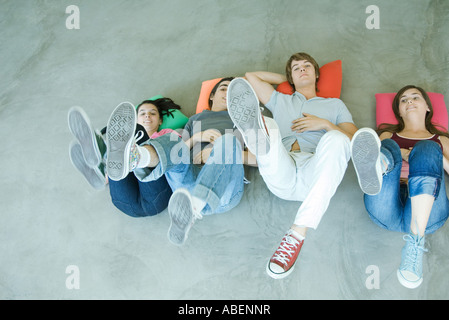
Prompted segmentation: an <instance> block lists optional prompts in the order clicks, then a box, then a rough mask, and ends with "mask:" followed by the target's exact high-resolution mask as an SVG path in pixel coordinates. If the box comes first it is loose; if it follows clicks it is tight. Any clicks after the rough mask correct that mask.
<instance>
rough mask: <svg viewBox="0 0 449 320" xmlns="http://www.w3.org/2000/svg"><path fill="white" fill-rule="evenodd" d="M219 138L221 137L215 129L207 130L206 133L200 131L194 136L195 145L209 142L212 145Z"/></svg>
mask: <svg viewBox="0 0 449 320" xmlns="http://www.w3.org/2000/svg"><path fill="white" fill-rule="evenodd" d="M219 137H221V133H220V131H218V130H215V129H208V130H206V131H201V132H198V133H196V134H195V139H194V140H195V143H197V142H209V143H212V144H213V143H214V142H215V140H217V139H218V138H219Z"/></svg>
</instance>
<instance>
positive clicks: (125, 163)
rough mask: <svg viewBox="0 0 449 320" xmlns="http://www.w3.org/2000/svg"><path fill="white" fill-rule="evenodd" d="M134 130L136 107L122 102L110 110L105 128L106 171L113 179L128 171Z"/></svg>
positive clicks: (122, 176) (124, 175) (124, 174)
mask: <svg viewBox="0 0 449 320" xmlns="http://www.w3.org/2000/svg"><path fill="white" fill-rule="evenodd" d="M135 130H136V109H135V107H134V105H132V104H131V103H129V102H122V103H121V104H119V105H118V106H117V107H116V108H115V110H114V111H113V112H112V114H111V116H110V118H109V121H108V125H107V129H106V150H107V173H108V176H109V178H110V179H112V180H114V181H118V180H122V179H123V178H125V177H126V176H127V175H128V173H129V152H130V149H131V146H132V143H133V137H134V134H135Z"/></svg>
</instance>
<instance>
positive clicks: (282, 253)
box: [273, 234, 300, 265]
mask: <svg viewBox="0 0 449 320" xmlns="http://www.w3.org/2000/svg"><path fill="white" fill-rule="evenodd" d="M299 244H300V242H299V240H297V239H296V238H295V237H293V236H291V235H290V234H287V235H285V237H284V239H282V242H281V244H280V246H279V248H278V249H277V250H276V252H275V254H274V256H273V259H274V260H277V261H279V262H280V263H282V264H283V265H287V264H288V263H289V262H290V259H291V258H292V257H293V254H294V253H295V252H296V250H297V247H298V246H299Z"/></svg>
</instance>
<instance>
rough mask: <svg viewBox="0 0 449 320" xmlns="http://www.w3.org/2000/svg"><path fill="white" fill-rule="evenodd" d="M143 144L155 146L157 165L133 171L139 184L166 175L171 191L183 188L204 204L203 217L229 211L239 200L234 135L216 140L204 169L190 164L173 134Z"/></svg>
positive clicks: (238, 154)
mask: <svg viewBox="0 0 449 320" xmlns="http://www.w3.org/2000/svg"><path fill="white" fill-rule="evenodd" d="M144 144H148V145H151V146H153V147H154V149H155V150H156V152H157V154H158V156H159V164H158V165H157V166H156V167H155V168H143V169H135V170H134V174H135V175H136V177H137V178H138V179H139V180H140V181H142V182H148V181H154V180H157V179H159V178H160V177H162V176H163V175H165V177H166V178H167V181H168V184H169V185H170V187H171V188H172V190H173V191H175V190H176V189H178V188H186V189H187V190H189V191H190V193H191V195H192V196H194V197H197V198H200V199H202V200H203V201H205V202H206V203H207V205H206V206H205V208H204V209H203V211H202V212H201V214H203V215H209V214H214V213H222V212H226V211H229V210H231V209H232V208H234V207H235V206H236V205H237V204H239V202H240V200H241V199H242V196H243V188H244V184H243V178H244V169H243V162H242V147H241V145H240V142H239V141H238V140H237V139H236V137H235V136H234V135H232V134H225V135H223V136H221V137H220V138H218V139H217V140H215V142H214V144H213V148H212V152H211V153H210V156H209V159H208V160H207V162H206V163H205V164H204V166H199V165H195V164H193V161H192V157H191V153H190V149H189V148H188V147H187V145H186V144H185V143H184V142H183V141H182V140H181V138H179V136H178V135H176V134H173V133H172V134H165V135H163V136H161V137H158V138H156V139H150V140H148V141H146V142H145V143H144Z"/></svg>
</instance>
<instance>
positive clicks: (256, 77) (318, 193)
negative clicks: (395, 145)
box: [227, 53, 357, 279]
mask: <svg viewBox="0 0 449 320" xmlns="http://www.w3.org/2000/svg"><path fill="white" fill-rule="evenodd" d="M245 76H246V79H247V81H246V80H244V79H242V78H238V79H235V80H233V81H232V82H231V83H230V85H229V88H228V99H227V101H228V111H229V114H230V116H231V119H232V120H233V121H234V124H235V125H236V127H237V128H238V129H239V130H240V131H241V132H242V134H243V137H244V139H245V142H246V144H247V146H248V149H249V150H250V151H251V152H252V153H253V154H255V155H256V157H257V163H258V166H259V171H260V174H261V175H262V177H263V179H264V181H265V183H266V184H267V186H268V188H269V189H270V191H271V192H273V193H274V194H275V195H276V196H278V197H280V198H282V199H286V200H293V201H302V204H301V206H300V207H299V209H298V212H297V214H296V217H295V220H294V223H293V225H292V226H291V227H290V229H289V230H288V232H287V233H286V235H285V236H284V238H283V239H282V242H281V244H280V246H279V247H278V249H277V250H276V252H275V253H274V255H273V256H272V258H271V259H270V261H269V262H268V264H267V273H268V274H269V275H270V276H271V277H273V278H275V279H280V278H284V277H286V276H287V275H289V274H290V273H291V272H292V270H293V267H294V264H295V262H296V259H297V257H298V254H299V251H300V249H301V247H302V245H303V243H304V239H305V236H306V231H307V229H308V228H313V229H315V228H317V226H318V224H319V222H320V220H321V218H322V216H323V214H324V212H325V211H326V210H327V208H328V205H329V202H330V199H331V198H332V196H333V195H334V194H335V191H336V189H337V187H338V185H339V184H340V182H341V180H342V179H343V176H344V173H345V171H346V167H347V163H348V161H349V159H350V139H351V137H352V135H353V134H354V133H355V132H356V131H357V127H356V126H355V125H354V123H353V121H352V116H351V114H350V113H349V111H348V109H347V108H346V106H345V104H344V103H343V102H342V101H341V100H340V99H334V98H329V99H327V98H320V97H318V96H317V86H316V84H317V81H319V66H318V64H317V63H316V61H315V60H314V59H313V58H312V57H311V56H310V55H308V54H306V53H297V54H294V55H293V56H292V57H291V58H290V59H289V61H288V62H287V66H286V76H284V75H281V74H277V73H271V72H264V71H261V72H249V73H246V75H245ZM287 80H288V82H289V83H290V85H292V87H293V88H294V90H295V92H294V93H293V95H286V94H282V93H280V92H277V91H276V90H275V89H274V87H273V85H278V84H281V83H283V82H285V81H287ZM259 101H260V102H261V103H262V104H264V105H265V106H266V107H267V108H268V109H269V110H270V111H271V112H272V114H273V118H268V117H263V116H262V115H261V113H260V109H259Z"/></svg>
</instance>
